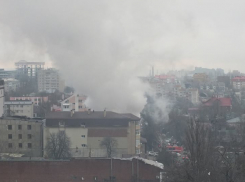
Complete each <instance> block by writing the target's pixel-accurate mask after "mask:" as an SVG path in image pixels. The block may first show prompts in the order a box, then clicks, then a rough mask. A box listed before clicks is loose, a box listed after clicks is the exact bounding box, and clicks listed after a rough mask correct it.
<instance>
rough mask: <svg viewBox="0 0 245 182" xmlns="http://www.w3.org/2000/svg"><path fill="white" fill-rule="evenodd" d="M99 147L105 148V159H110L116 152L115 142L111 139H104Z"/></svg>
mask: <svg viewBox="0 0 245 182" xmlns="http://www.w3.org/2000/svg"><path fill="white" fill-rule="evenodd" d="M100 146H101V147H105V148H106V153H107V157H108V158H110V157H112V155H113V154H114V153H115V152H116V150H115V149H116V147H117V140H116V139H115V138H112V137H105V138H104V139H103V140H102V141H101V142H100Z"/></svg>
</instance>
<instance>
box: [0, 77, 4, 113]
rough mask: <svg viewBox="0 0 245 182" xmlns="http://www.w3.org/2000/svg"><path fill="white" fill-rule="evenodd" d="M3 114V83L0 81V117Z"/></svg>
mask: <svg viewBox="0 0 245 182" xmlns="http://www.w3.org/2000/svg"><path fill="white" fill-rule="evenodd" d="M3 113H4V81H3V80H0V117H2V116H3Z"/></svg>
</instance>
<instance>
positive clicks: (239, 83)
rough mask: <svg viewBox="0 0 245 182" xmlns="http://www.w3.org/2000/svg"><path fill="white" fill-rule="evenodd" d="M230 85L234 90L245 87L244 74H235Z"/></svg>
mask: <svg viewBox="0 0 245 182" xmlns="http://www.w3.org/2000/svg"><path fill="white" fill-rule="evenodd" d="M232 87H233V89H235V90H241V89H244V88H245V76H237V77H234V78H233V79H232Z"/></svg>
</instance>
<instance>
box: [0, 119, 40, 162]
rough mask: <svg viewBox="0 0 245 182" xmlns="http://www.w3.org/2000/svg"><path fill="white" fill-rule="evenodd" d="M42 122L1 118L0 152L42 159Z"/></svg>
mask: <svg viewBox="0 0 245 182" xmlns="http://www.w3.org/2000/svg"><path fill="white" fill-rule="evenodd" d="M42 123H43V122H42V121H40V120H39V121H38V120H32V119H24V118H0V133H1V138H0V144H1V148H0V150H1V151H0V152H1V153H19V154H24V155H25V156H30V157H41V156H42V152H43V141H42V139H43V136H42V132H43V125H42Z"/></svg>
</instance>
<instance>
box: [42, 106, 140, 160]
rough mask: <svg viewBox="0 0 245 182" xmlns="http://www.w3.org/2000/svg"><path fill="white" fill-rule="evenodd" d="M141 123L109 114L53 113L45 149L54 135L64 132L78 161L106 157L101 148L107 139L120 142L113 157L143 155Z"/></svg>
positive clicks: (48, 118) (131, 115)
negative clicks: (80, 158)
mask: <svg viewBox="0 0 245 182" xmlns="http://www.w3.org/2000/svg"><path fill="white" fill-rule="evenodd" d="M139 120H140V118H138V117H136V116H134V115H133V114H119V113H115V112H110V111H104V112H103V111H90V110H89V111H87V112H75V111H71V112H67V111H63V112H62V111H61V112H50V113H49V114H47V115H46V124H45V128H44V145H46V143H47V139H48V137H49V136H50V134H51V133H56V132H58V131H65V132H66V134H67V136H68V137H69V138H70V140H71V151H72V156H75V157H89V156H90V157H106V149H105V148H103V147H101V145H100V144H101V142H102V141H103V140H104V139H105V138H106V137H112V138H114V139H115V140H116V141H117V146H116V148H115V150H116V153H115V154H114V156H116V157H122V156H132V155H136V154H140V125H139Z"/></svg>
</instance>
